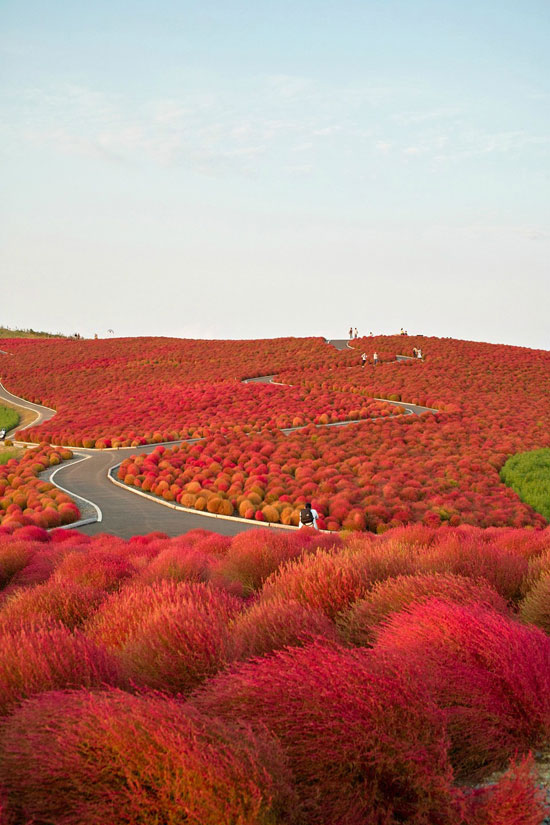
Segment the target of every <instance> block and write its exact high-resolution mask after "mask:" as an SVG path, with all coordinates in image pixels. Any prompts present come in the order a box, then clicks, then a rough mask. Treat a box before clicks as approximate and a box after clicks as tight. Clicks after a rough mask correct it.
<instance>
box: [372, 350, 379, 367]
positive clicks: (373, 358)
mask: <svg viewBox="0 0 550 825" xmlns="http://www.w3.org/2000/svg"><path fill="white" fill-rule="evenodd" d="M372 360H373V363H374V366H376V365H377V364H378V353H377V352H375V353H374V355H373V356H372Z"/></svg>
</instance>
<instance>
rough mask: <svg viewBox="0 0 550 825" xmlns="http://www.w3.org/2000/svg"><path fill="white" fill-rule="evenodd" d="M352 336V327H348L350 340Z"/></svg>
mask: <svg viewBox="0 0 550 825" xmlns="http://www.w3.org/2000/svg"><path fill="white" fill-rule="evenodd" d="M352 338H353V327H350V328H349V340H350V341H351V339H352Z"/></svg>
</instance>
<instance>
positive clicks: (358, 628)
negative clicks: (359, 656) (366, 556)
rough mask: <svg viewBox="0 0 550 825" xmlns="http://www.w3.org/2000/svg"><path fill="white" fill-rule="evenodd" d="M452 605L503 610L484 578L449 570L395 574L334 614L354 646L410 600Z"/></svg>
mask: <svg viewBox="0 0 550 825" xmlns="http://www.w3.org/2000/svg"><path fill="white" fill-rule="evenodd" d="M436 596H437V597H438V598H441V599H444V600H446V601H452V602H455V603H456V604H485V605H487V606H489V607H492V608H493V609H494V610H497V611H498V612H500V613H506V612H507V605H506V601H505V600H504V599H503V598H502V596H500V595H499V594H498V593H497V592H496V590H494V589H493V588H492V587H491V586H490V585H489V584H488V583H487V582H486V581H483V580H481V581H478V582H476V581H473V580H472V579H468V578H466V577H465V576H454V575H452V574H450V573H426V574H424V575H423V574H418V575H415V576H396V577H395V578H393V579H387V580H386V581H383V582H379V583H378V584H375V586H374V587H373V588H372V590H371V591H370V592H369V593H367V595H366V596H365V597H364V598H363V599H360V600H359V601H357V602H355V604H353V605H352V606H351V607H350V608H349V610H347V611H345V612H343V613H342V614H341V615H340V616H339V617H338V625H339V627H340V630H341V633H342V636H343V638H344V639H345V640H346V641H347V642H349V643H350V644H354V645H371V644H372V643H373V641H374V635H375V631H376V628H377V626H378V625H379V624H380V623H381V622H382V621H383V620H384V619H385V618H386V617H387V616H389V615H390V614H392V613H397V612H398V611H399V610H402V609H403V608H404V607H406V606H407V605H409V604H412V603H413V602H416V603H418V602H426V601H428V600H429V599H432V598H434V597H436Z"/></svg>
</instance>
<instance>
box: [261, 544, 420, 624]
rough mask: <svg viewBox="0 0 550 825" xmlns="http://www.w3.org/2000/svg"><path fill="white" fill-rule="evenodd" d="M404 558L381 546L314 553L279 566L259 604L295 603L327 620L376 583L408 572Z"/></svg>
mask: <svg viewBox="0 0 550 825" xmlns="http://www.w3.org/2000/svg"><path fill="white" fill-rule="evenodd" d="M410 567H411V562H410V560H409V559H408V558H406V556H403V555H399V554H397V553H393V552H392V551H389V552H388V549H387V548H386V547H385V546H384V545H382V544H379V545H374V544H371V543H369V544H367V545H366V546H363V545H360V546H359V549H357V550H355V551H353V548H352V549H349V550H346V551H342V550H340V551H336V552H330V551H325V550H322V551H318V552H317V553H314V554H311V555H307V556H304V557H303V558H300V559H297V560H296V561H291V562H287V563H286V564H283V565H281V567H280V568H279V570H277V571H276V572H275V573H273V574H272V575H271V576H270V577H269V578H268V579H267V581H266V582H265V583H264V586H263V587H262V590H261V593H260V599H261V601H270V600H271V599H273V598H277V599H284V600H287V601H299V602H300V603H301V604H304V605H306V606H309V607H312V608H315V609H317V610H322V611H323V613H325V614H326V615H327V616H328V617H329V618H331V619H332V618H334V617H335V616H336V614H337V613H339V612H340V611H341V610H344V609H345V608H346V607H348V606H349V605H350V604H352V603H353V602H355V601H357V599H360V598H361V597H362V596H364V595H365V594H366V593H367V592H368V590H369V589H370V588H371V587H372V586H373V585H374V584H375V583H376V582H377V581H383V580H384V579H386V578H388V577H389V576H395V575H397V574H398V573H402V572H408V571H409V569H410Z"/></svg>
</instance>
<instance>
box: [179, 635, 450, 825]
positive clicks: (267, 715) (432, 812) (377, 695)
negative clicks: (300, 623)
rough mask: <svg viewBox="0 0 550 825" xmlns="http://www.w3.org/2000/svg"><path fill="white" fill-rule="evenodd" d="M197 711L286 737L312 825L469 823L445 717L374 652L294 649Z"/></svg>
mask: <svg viewBox="0 0 550 825" xmlns="http://www.w3.org/2000/svg"><path fill="white" fill-rule="evenodd" d="M192 703H193V705H194V706H196V707H197V708H199V709H200V710H201V711H202V712H203V713H205V714H206V715H207V716H220V717H221V718H223V719H225V720H226V721H228V722H230V721H232V720H234V719H241V720H243V721H246V722H247V723H250V724H252V725H253V726H254V727H257V728H258V729H259V730H261V729H262V728H263V727H264V725H265V726H266V727H267V728H268V730H270V731H271V732H272V733H273V734H275V736H277V737H278V738H279V740H280V742H281V745H282V746H283V749H284V751H285V753H286V754H287V757H288V760H289V765H290V768H291V770H292V772H293V775H294V780H295V784H296V788H297V791H298V794H299V796H300V799H301V801H302V804H303V806H304V818H303V822H304V823H308V825H314V824H315V825H324V824H325V823H329V822H330V823H336V822H338V823H345V824H346V825H364V823H365V822H368V823H369V825H382V823H383V824H384V825H393V823H395V824H396V825H397V823H402V822H407V823H409V825H416V824H417V823H428V822H429V823H434V825H435V824H436V823H439V825H452V824H453V823H456V822H458V821H459V820H458V818H457V813H456V810H455V805H454V802H453V794H452V792H451V787H450V783H451V779H452V774H451V769H450V766H449V763H448V760H447V739H446V734H445V728H444V724H443V717H442V715H441V714H440V713H439V712H438V711H437V710H436V708H435V707H434V706H433V705H432V704H431V703H430V701H429V700H428V699H427V698H426V697H425V696H424V695H423V694H422V691H419V690H418V689H417V688H415V689H413V690H411V688H410V687H409V686H408V685H407V683H406V681H405V680H402V679H401V678H400V677H399V676H398V675H393V676H389V675H384V674H383V673H381V672H380V671H379V670H378V669H377V667H376V665H375V663H373V662H372V660H371V658H370V657H369V655H368V653H359V652H351V651H346V650H344V649H343V648H338V647H337V646H327V645H326V643H321V642H317V643H313V644H311V645H309V646H307V647H304V648H292V649H289V650H286V651H283V652H278V653H275V654H273V655H272V656H270V657H268V658H265V659H257V660H255V661H253V662H251V663H248V664H244V665H242V666H241V667H240V668H238V669H236V670H234V671H233V672H230V673H227V674H222V675H219V676H217V677H216V678H215V679H213V680H211V681H210V682H209V683H208V684H206V685H205V686H204V688H203V689H202V690H201V691H200V692H198V693H197V694H196V695H195V696H194V697H193V698H192Z"/></svg>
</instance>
